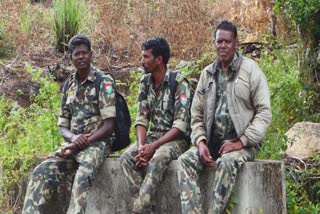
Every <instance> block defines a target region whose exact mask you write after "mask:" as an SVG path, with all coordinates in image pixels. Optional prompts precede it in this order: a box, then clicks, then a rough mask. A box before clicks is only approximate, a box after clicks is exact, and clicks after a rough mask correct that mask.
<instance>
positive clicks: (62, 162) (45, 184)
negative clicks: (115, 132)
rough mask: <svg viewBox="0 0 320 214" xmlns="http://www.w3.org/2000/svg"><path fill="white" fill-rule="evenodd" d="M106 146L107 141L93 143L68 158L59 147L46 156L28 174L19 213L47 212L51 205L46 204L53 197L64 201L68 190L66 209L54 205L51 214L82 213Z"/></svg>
mask: <svg viewBox="0 0 320 214" xmlns="http://www.w3.org/2000/svg"><path fill="white" fill-rule="evenodd" d="M110 145H111V144H110V142H108V141H107V142H106V141H104V142H102V141H100V142H96V143H94V144H93V145H91V146H89V147H88V148H86V149H84V150H82V151H80V152H78V153H76V154H75V155H72V156H70V157H68V158H64V157H62V156H61V152H60V149H59V150H57V151H56V152H53V153H52V154H51V155H49V157H48V158H47V159H46V160H45V161H43V162H42V163H41V164H39V165H38V166H37V167H36V168H35V169H34V171H33V173H32V175H31V177H30V181H29V185H28V189H27V193H26V197H25V201H24V206H23V211H22V213H23V214H45V213H48V212H49V210H48V209H49V208H50V207H51V208H52V206H50V207H49V206H48V205H49V204H52V203H55V200H58V201H59V203H63V204H65V203H66V202H67V201H68V199H69V198H70V193H71V199H70V203H69V207H68V209H67V206H65V207H64V208H63V209H62V210H59V211H58V207H54V208H57V210H56V211H54V212H53V213H69V214H82V213H85V209H86V205H87V201H86V196H87V192H88V190H89V188H90V187H91V186H92V183H93V181H94V179H95V176H96V174H97V171H98V169H99V167H100V166H101V165H102V163H103V161H104V160H105V157H106V156H107V155H109V154H110V151H111V149H110V148H111V146H110ZM56 203H57V202H56ZM56 203H55V204H56ZM67 203H68V202H67ZM60 205H61V204H60ZM62 207H63V206H62ZM66 209H67V210H66ZM51 213H52V210H51Z"/></svg>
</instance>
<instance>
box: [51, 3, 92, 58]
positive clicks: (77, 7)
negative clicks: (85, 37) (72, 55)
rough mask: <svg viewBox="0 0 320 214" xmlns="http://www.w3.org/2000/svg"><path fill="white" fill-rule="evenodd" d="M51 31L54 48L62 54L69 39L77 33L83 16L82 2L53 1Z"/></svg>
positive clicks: (83, 7)
mask: <svg viewBox="0 0 320 214" xmlns="http://www.w3.org/2000/svg"><path fill="white" fill-rule="evenodd" d="M53 8H54V22H53V31H54V34H55V40H56V41H55V46H56V49H57V50H58V51H60V52H64V51H65V50H66V49H67V48H66V47H67V44H68V42H69V40H70V38H71V37H73V36H74V35H76V34H78V33H79V30H80V28H81V24H82V19H84V18H85V17H86V16H85V6H84V1H83V0H55V1H54V3H53Z"/></svg>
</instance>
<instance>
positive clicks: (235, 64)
mask: <svg viewBox="0 0 320 214" xmlns="http://www.w3.org/2000/svg"><path fill="white" fill-rule="evenodd" d="M241 62H242V56H241V55H240V53H239V52H238V51H236V52H235V54H234V57H233V59H232V62H231V63H230V64H229V66H228V69H229V68H230V69H231V70H232V71H233V72H238V70H239V68H240V65H241ZM218 66H220V68H221V63H220V61H219V60H218V59H216V60H215V61H214V63H213V64H211V66H209V67H207V68H206V71H207V72H209V73H211V74H215V73H216V71H217V67H218Z"/></svg>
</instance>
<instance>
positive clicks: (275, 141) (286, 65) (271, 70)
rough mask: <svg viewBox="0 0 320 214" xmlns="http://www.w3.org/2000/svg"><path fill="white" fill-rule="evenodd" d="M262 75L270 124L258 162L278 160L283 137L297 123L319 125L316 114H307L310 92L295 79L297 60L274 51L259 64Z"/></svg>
mask: <svg viewBox="0 0 320 214" xmlns="http://www.w3.org/2000/svg"><path fill="white" fill-rule="evenodd" d="M260 66H261V68H262V70H263V71H264V72H265V73H266V76H267V79H268V82H269V87H270V95H271V107H272V117H273V121H272V124H271V126H270V127H269V129H268V132H267V136H266V138H265V140H264V144H263V147H262V151H261V152H260V158H272V159H279V158H280V157H281V156H280V152H282V151H284V150H285V149H286V148H287V144H286V142H287V138H286V136H285V135H284V133H285V132H286V131H287V130H288V129H289V128H290V127H291V126H292V125H293V124H294V123H296V122H298V121H305V120H306V121H319V119H320V117H319V116H320V115H319V114H313V115H312V114H311V115H310V113H309V112H310V111H309V109H310V108H313V105H314V104H313V102H310V100H311V98H312V94H313V93H314V92H312V91H310V90H308V89H307V88H305V87H304V84H303V83H302V82H301V80H300V79H299V73H300V72H299V69H298V67H297V56H296V53H295V52H294V51H293V50H283V49H279V50H274V52H273V54H272V55H271V54H268V52H267V51H266V52H265V53H263V58H262V60H261V61H260Z"/></svg>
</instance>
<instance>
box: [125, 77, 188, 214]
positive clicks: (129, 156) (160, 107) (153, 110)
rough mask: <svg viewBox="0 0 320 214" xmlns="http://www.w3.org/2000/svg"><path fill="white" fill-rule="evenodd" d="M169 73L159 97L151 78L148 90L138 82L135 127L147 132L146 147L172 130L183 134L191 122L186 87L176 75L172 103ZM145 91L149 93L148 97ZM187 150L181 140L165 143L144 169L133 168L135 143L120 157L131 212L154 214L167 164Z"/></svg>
mask: <svg viewBox="0 0 320 214" xmlns="http://www.w3.org/2000/svg"><path fill="white" fill-rule="evenodd" d="M169 72H170V71H167V72H166V75H165V78H164V81H163V83H162V86H161V87H160V89H159V95H158V96H156V94H155V91H154V89H153V84H152V81H151V78H150V75H149V77H148V78H149V79H148V84H147V88H145V83H144V78H145V77H143V78H142V79H141V81H140V92H139V107H138V115H137V118H136V123H135V125H142V126H144V127H146V129H147V130H148V132H147V139H146V142H145V143H147V144H148V143H153V142H154V141H156V140H157V139H159V138H161V137H162V136H163V135H165V134H166V133H167V132H168V131H169V130H170V129H172V128H177V129H179V130H180V131H181V132H182V133H184V134H186V133H187V131H188V127H189V121H190V113H189V107H190V90H189V84H188V82H187V81H186V80H184V78H183V77H182V76H180V75H179V74H178V75H177V78H176V80H177V81H178V86H177V91H176V93H175V99H172V98H170V97H171V94H170V88H169V81H168V80H169ZM146 90H148V92H147V93H146ZM146 94H147V95H146ZM149 122H150V126H149ZM187 146H188V143H187V141H186V140H185V138H183V137H181V138H180V139H177V140H174V141H171V142H168V143H166V144H164V145H162V146H161V147H160V148H159V149H157V150H156V152H155V154H154V155H153V157H152V158H151V159H150V161H149V164H148V166H147V167H143V168H142V167H141V168H139V167H137V166H136V164H135V160H134V157H135V156H136V155H138V148H137V144H136V143H135V144H132V145H131V146H130V147H129V148H128V149H127V150H126V151H125V153H124V154H123V155H122V156H121V167H122V170H123V172H124V174H125V178H126V182H127V184H128V186H129V188H130V192H131V194H132V202H133V211H134V212H136V213H148V214H149V213H152V212H153V211H154V210H153V209H154V205H155V202H154V201H153V200H154V197H155V193H156V191H157V187H158V185H159V183H160V182H161V181H162V179H163V175H164V173H165V171H166V169H167V167H168V165H169V163H170V162H171V160H173V159H177V158H178V156H179V155H180V154H182V153H183V152H184V151H186V149H187Z"/></svg>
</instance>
